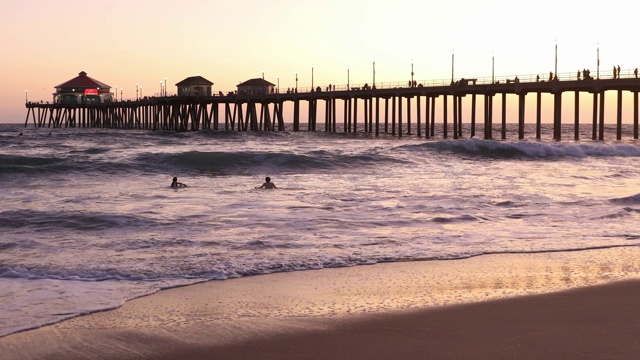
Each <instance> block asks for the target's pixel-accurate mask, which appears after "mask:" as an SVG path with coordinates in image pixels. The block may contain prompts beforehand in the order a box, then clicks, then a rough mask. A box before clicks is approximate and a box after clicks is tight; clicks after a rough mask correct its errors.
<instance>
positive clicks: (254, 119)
mask: <svg viewBox="0 0 640 360" xmlns="http://www.w3.org/2000/svg"><path fill="white" fill-rule="evenodd" d="M571 76H572V77H573V78H569V76H563V77H560V78H558V77H555V78H552V77H551V76H550V77H549V78H548V79H541V78H540V77H539V76H535V77H534V76H525V77H522V78H519V77H515V78H513V79H506V81H495V79H493V78H491V79H459V80H457V81H451V83H448V84H445V83H443V82H440V83H437V82H420V83H416V82H413V83H411V82H410V83H408V84H404V86H401V85H399V84H384V83H381V84H377V85H378V86H376V84H374V85H373V86H368V85H366V84H365V85H363V86H340V87H337V89H336V87H328V88H324V89H323V88H319V87H318V88H316V89H303V91H298V90H297V89H296V90H295V91H294V90H293V89H292V91H288V92H286V93H281V92H279V89H278V91H276V92H273V93H268V94H261V95H240V94H236V93H227V94H226V95H225V94H220V95H215V96H181V97H178V96H154V97H147V98H143V99H138V100H132V101H113V102H106V103H91V104H49V103H42V102H40V103H38V102H27V103H26V108H27V116H26V119H25V126H27V125H28V124H29V122H30V121H32V123H33V125H34V126H35V127H79V128H114V129H148V130H171V131H198V130H214V131H216V130H224V131H284V130H285V111H284V108H285V104H286V105H287V106H291V105H293V109H292V111H290V112H289V113H290V114H292V119H287V120H288V122H289V123H292V124H293V131H301V129H302V128H303V127H301V112H302V111H301V109H302V108H306V109H307V112H308V113H307V124H306V126H304V129H306V131H325V132H345V133H354V132H362V131H364V132H365V133H370V134H375V136H379V135H380V134H381V133H386V134H390V135H394V136H398V137H402V136H416V137H425V138H432V137H434V134H435V129H436V128H437V127H439V128H440V129H441V133H442V137H443V138H445V139H447V138H453V139H458V138H462V137H479V136H478V135H479V134H476V124H478V123H479V121H482V125H483V129H484V131H483V134H481V137H482V138H484V139H498V138H500V139H506V122H507V97H514V96H515V97H517V99H518V108H517V110H518V112H517V113H518V139H524V138H525V130H524V129H525V122H526V119H525V106H526V105H527V104H526V99H527V97H526V95H527V94H535V99H536V101H535V104H533V105H532V106H535V109H536V118H535V119H534V120H530V121H535V124H536V134H535V138H536V139H540V138H541V130H540V129H541V116H542V115H541V114H542V110H541V109H542V101H543V100H542V95H543V94H549V95H551V96H552V97H553V139H554V140H558V141H559V140H562V135H561V126H562V120H563V119H562V115H561V114H562V106H563V104H562V96H563V94H566V93H573V94H574V95H575V96H574V104H573V106H574V108H575V111H574V113H575V118H574V119H573V124H574V125H575V126H574V128H575V134H574V139H575V140H579V134H578V129H579V125H580V115H581V114H580V95H581V94H583V93H586V94H590V96H592V97H593V112H592V113H591V114H584V115H585V116H587V117H588V118H590V124H591V125H592V136H591V138H592V140H603V139H604V125H605V124H604V117H605V93H608V94H613V93H617V98H616V99H617V118H616V129H617V130H616V138H617V139H618V140H621V139H622V113H623V102H622V97H623V92H630V93H631V94H632V97H633V107H632V108H631V109H630V110H631V111H632V112H633V138H634V139H638V91H640V79H638V78H637V70H636V71H634V74H627V76H620V75H618V76H617V77H616V76H611V77H607V78H599V79H594V78H590V77H589V78H586V79H585V78H580V76H579V74H578V76H576V74H573V75H571ZM407 85H410V86H407ZM116 95H117V94H116ZM496 96H499V97H500V98H501V109H500V110H501V116H500V118H498V119H497V120H499V121H501V132H500V135H499V137H497V136H496V135H495V134H494V133H493V129H494V110H495V109H494V106H493V102H494V98H495V97H496ZM479 98H480V99H481V101H482V103H483V104H484V106H483V108H482V109H478V106H477V103H478V102H480V101H479ZM339 102H340V105H342V114H338V111H337V108H338V104H339ZM359 102H360V103H361V105H359V104H358V103H359ZM463 102H467V105H468V107H467V108H470V114H464V116H463V112H462V110H463V106H462V105H463ZM469 103H470V105H469ZM303 105H304V106H303ZM319 106H324V119H323V121H318V120H319V119H318V107H319ZM413 106H415V111H412V107H413ZM381 109H382V111H381ZM359 110H361V111H362V112H363V114H359V113H358V111H359ZM450 111H451V113H452V114H449V112H450ZM627 111H629V110H628V109H627ZM436 113H439V114H441V115H442V116H441V121H440V122H439V123H436ZM412 115H415V118H413V119H412ZM450 115H451V117H449V116H450ZM359 116H361V118H360V117H359ZM463 119H465V120H466V121H465V122H466V123H470V133H468V134H463V131H462V129H463V128H462V123H463ZM318 125H320V128H318Z"/></svg>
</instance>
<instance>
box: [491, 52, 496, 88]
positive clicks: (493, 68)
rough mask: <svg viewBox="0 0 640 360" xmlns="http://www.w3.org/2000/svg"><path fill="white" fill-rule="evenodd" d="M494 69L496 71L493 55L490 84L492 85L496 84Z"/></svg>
mask: <svg viewBox="0 0 640 360" xmlns="http://www.w3.org/2000/svg"><path fill="white" fill-rule="evenodd" d="M495 69H496V60H495V56H494V55H493V54H491V83H492V84H495V83H496V77H495Z"/></svg>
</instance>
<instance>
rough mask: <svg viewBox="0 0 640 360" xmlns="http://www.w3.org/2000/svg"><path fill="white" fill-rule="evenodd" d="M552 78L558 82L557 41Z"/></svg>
mask: <svg viewBox="0 0 640 360" xmlns="http://www.w3.org/2000/svg"><path fill="white" fill-rule="evenodd" d="M554 70H555V72H554V74H555V75H554V78H555V79H556V80H558V40H556V61H555V69H554Z"/></svg>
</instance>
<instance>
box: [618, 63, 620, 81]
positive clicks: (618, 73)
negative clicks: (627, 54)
mask: <svg viewBox="0 0 640 360" xmlns="http://www.w3.org/2000/svg"><path fill="white" fill-rule="evenodd" d="M618 79H620V65H618Z"/></svg>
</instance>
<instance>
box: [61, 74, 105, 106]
mask: <svg viewBox="0 0 640 360" xmlns="http://www.w3.org/2000/svg"><path fill="white" fill-rule="evenodd" d="M55 88H56V92H54V93H53V102H54V103H56V104H86V103H103V102H110V101H113V94H112V93H111V86H109V85H107V84H105V83H103V82H101V81H98V80H96V79H93V78H90V77H89V76H87V73H86V72H84V71H82V72H80V73H79V74H78V76H76V77H74V78H73V79H71V80H69V81H66V82H63V83H62V84H60V85H56V86H55Z"/></svg>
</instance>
